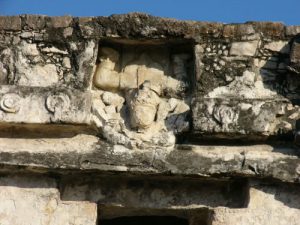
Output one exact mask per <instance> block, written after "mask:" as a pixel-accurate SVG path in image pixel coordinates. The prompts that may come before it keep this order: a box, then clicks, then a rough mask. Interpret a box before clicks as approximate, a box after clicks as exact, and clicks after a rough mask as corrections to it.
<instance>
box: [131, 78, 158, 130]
mask: <svg viewBox="0 0 300 225" xmlns="http://www.w3.org/2000/svg"><path fill="white" fill-rule="evenodd" d="M159 103H160V98H159V95H158V94H157V92H155V86H154V85H152V84H151V82H150V81H145V82H144V83H143V84H142V85H141V88H140V89H135V90H134V91H132V93H131V95H130V97H129V99H128V105H129V110H130V124H131V127H132V128H137V129H146V128H149V127H150V125H151V124H152V123H153V122H154V120H155V116H156V112H157V108H158V105H159Z"/></svg>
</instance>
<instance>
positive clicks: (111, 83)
mask: <svg viewBox="0 0 300 225" xmlns="http://www.w3.org/2000/svg"><path fill="white" fill-rule="evenodd" d="M118 61H119V53H118V52H117V51H116V50H114V49H112V48H106V47H104V48H101V49H100V64H99V66H98V67H97V70H96V74H95V77H94V85H95V86H96V87H98V88H100V89H102V90H116V89H118V88H119V83H120V74H119V73H118V72H116V71H115V66H116V63H117V62H118Z"/></svg>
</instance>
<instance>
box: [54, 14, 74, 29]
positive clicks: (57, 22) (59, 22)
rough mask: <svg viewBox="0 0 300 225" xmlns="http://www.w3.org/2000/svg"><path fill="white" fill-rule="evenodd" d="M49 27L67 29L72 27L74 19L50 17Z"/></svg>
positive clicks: (69, 17)
mask: <svg viewBox="0 0 300 225" xmlns="http://www.w3.org/2000/svg"><path fill="white" fill-rule="evenodd" d="M49 19H50V22H49V26H50V27H53V28H65V27H68V26H70V25H71V22H72V21H73V18H72V17H71V16H56V17H50V18H49Z"/></svg>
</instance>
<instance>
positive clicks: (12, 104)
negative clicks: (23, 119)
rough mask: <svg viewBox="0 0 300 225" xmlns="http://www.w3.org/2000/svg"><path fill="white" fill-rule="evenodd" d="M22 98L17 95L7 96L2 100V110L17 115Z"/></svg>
mask: <svg viewBox="0 0 300 225" xmlns="http://www.w3.org/2000/svg"><path fill="white" fill-rule="evenodd" d="M20 100H21V97H20V96H19V95H18V94H15V93H8V94H5V95H4V96H3V97H2V98H1V100H0V109H1V110H2V111H4V112H6V113H16V112H18V111H19V109H20Z"/></svg>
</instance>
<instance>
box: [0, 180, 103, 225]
mask: <svg viewBox="0 0 300 225" xmlns="http://www.w3.org/2000/svg"><path fill="white" fill-rule="evenodd" d="M0 187H1V191H0V200H1V205H0V214H1V218H0V222H1V224H14V225H22V224H32V225H66V224H74V225H82V224H86V225H95V224H96V220H97V208H96V204H94V203H89V202H76V201H61V200H60V194H59V191H58V189H57V183H56V181H55V180H54V179H50V178H45V177H43V178H42V177H24V176H11V177H2V178H1V179H0ZM78 212H80V213H78Z"/></svg>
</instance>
